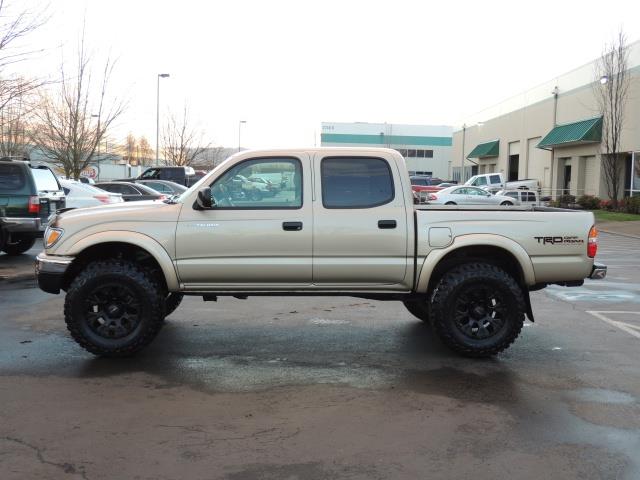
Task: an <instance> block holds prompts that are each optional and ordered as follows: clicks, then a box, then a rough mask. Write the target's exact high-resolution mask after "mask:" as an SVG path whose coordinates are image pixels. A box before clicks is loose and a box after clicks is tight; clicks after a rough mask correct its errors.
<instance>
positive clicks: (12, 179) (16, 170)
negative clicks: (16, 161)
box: [0, 163, 27, 192]
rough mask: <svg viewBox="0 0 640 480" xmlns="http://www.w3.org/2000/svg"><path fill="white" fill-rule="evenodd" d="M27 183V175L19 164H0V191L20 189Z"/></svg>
mask: <svg viewBox="0 0 640 480" xmlns="http://www.w3.org/2000/svg"><path fill="white" fill-rule="evenodd" d="M26 183H27V177H26V176H25V174H24V170H23V169H22V168H21V167H20V165H13V164H11V163H6V164H0V191H1V192H7V191H11V190H21V189H22V188H23V187H24V186H25V185H26Z"/></svg>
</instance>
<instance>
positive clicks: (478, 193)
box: [465, 188, 485, 197]
mask: <svg viewBox="0 0 640 480" xmlns="http://www.w3.org/2000/svg"><path fill="white" fill-rule="evenodd" d="M465 190H467V195H476V196H480V197H481V196H484V194H485V191H484V190H480V189H479V188H466V189H465Z"/></svg>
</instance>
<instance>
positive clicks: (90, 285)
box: [64, 260, 167, 357]
mask: <svg viewBox="0 0 640 480" xmlns="http://www.w3.org/2000/svg"><path fill="white" fill-rule="evenodd" d="M105 284H114V285H116V284H117V285H122V286H123V287H124V288H126V289H129V290H130V292H131V293H132V294H133V295H135V299H136V300H137V301H138V302H139V308H138V311H139V317H140V318H139V321H138V323H137V325H136V327H135V328H134V330H133V331H132V332H130V333H128V334H127V335H126V336H125V337H123V338H116V339H114V338H106V337H105V336H100V334H98V333H96V332H95V331H93V330H92V328H91V327H90V326H89V321H88V319H87V316H88V315H87V311H86V310H85V309H86V308H87V302H88V297H89V296H90V295H91V294H92V293H94V292H95V290H96V289H98V288H100V287H101V286H103V285H105ZM166 296H167V294H166V291H165V290H164V289H163V288H162V287H161V286H160V284H159V283H158V282H157V280H156V278H155V277H154V276H153V275H152V273H151V272H150V271H148V270H145V269H144V268H141V267H140V266H138V265H137V264H135V263H134V262H129V261H125V260H100V261H94V262H91V263H89V264H88V265H87V266H86V267H84V269H82V271H80V273H79V274H78V275H77V276H76V277H75V278H74V279H73V281H72V282H71V285H70V286H69V289H68V290H67V295H66V298H65V303H64V317H65V322H66V324H67V329H68V330H69V332H70V333H71V336H72V337H73V339H74V340H75V341H76V342H77V343H78V344H79V345H80V346H81V347H82V348H84V349H85V350H87V351H89V352H91V353H93V354H95V355H99V356H104V357H127V356H130V355H133V354H135V353H137V352H138V351H140V350H141V349H143V348H144V347H146V346H147V345H148V344H149V343H150V342H151V341H152V340H153V339H154V338H155V336H156V335H157V334H158V332H159V331H160V329H161V328H162V320H163V319H164V316H165V299H166Z"/></svg>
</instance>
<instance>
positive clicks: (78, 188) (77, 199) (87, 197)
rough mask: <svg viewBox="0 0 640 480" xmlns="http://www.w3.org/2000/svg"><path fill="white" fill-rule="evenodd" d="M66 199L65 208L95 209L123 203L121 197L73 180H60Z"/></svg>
mask: <svg viewBox="0 0 640 480" xmlns="http://www.w3.org/2000/svg"><path fill="white" fill-rule="evenodd" d="M60 184H61V185H62V188H63V189H64V193H65V196H66V198H67V202H66V203H67V208H84V207H97V206H98V205H108V204H110V203H121V202H124V200H123V199H122V195H121V194H119V193H111V192H107V191H106V190H101V189H99V188H96V187H94V186H93V185H89V184H86V183H81V182H78V181H75V180H60Z"/></svg>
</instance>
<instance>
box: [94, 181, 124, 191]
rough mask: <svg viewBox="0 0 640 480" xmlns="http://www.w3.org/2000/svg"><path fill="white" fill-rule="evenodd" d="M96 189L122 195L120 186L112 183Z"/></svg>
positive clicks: (101, 185)
mask: <svg viewBox="0 0 640 480" xmlns="http://www.w3.org/2000/svg"><path fill="white" fill-rule="evenodd" d="M98 188H99V189H101V190H105V191H107V192H111V193H122V189H121V188H120V185H116V184H113V183H103V184H100V185H98Z"/></svg>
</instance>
